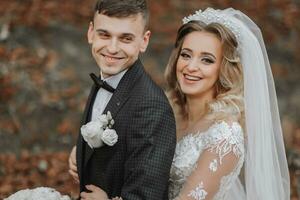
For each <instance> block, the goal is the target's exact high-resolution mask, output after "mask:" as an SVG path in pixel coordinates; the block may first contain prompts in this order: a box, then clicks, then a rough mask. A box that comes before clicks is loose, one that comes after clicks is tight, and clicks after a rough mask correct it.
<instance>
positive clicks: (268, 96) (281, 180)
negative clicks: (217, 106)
mask: <svg viewBox="0 0 300 200" xmlns="http://www.w3.org/2000/svg"><path fill="white" fill-rule="evenodd" d="M192 20H193V21H194V20H196V21H202V22H204V23H206V24H209V23H220V24H223V25H224V26H226V27H227V28H228V29H229V30H231V31H232V32H233V33H234V35H235V36H236V38H237V40H238V53H239V55H240V58H241V63H242V66H243V73H244V104H245V129H246V143H245V144H246V155H245V175H244V176H245V186H244V187H242V185H241V183H240V181H239V180H238V181H237V182H236V184H235V185H234V187H233V188H232V190H231V191H230V194H229V196H228V199H239V200H240V199H247V200H254V199H255V200H288V199H290V179H289V172H288V166H287V161H286V155H285V149H284V142H283V136H282V130H281V125H280V118H279V112H278V106H277V99H276V92H275V86H274V81H273V76H272V72H271V67H270V63H269V59H268V55H267V52H266V48H265V44H264V41H263V37H262V34H261V31H260V29H259V28H258V26H257V25H256V24H255V23H254V22H253V21H252V20H251V19H250V18H249V17H248V16H246V15H245V14H244V13H242V12H240V11H238V10H235V9H232V8H228V9H225V10H214V9H212V8H208V9H206V10H204V11H197V12H196V13H195V14H194V15H191V16H188V17H186V18H184V19H183V22H184V23H187V22H189V21H192Z"/></svg>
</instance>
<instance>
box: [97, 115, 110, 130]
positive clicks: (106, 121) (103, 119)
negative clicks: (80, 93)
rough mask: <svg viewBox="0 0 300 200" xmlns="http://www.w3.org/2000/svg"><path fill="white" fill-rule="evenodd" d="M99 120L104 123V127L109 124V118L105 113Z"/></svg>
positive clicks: (101, 123)
mask: <svg viewBox="0 0 300 200" xmlns="http://www.w3.org/2000/svg"><path fill="white" fill-rule="evenodd" d="M97 120H98V121H99V122H100V125H102V127H106V126H107V124H108V119H107V117H106V115H105V114H103V115H100V117H98V119H97Z"/></svg>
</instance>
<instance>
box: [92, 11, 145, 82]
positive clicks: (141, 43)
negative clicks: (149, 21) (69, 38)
mask: <svg viewBox="0 0 300 200" xmlns="http://www.w3.org/2000/svg"><path fill="white" fill-rule="evenodd" d="M144 29H145V21H144V19H143V17H142V15H141V14H137V15H132V16H129V17H125V18H117V17H109V16H106V15H103V14H99V13H96V14H95V16H94V22H93V23H92V22H91V23H90V25H89V30H88V42H89V44H91V48H92V54H93V57H94V58H95V60H96V62H97V64H98V66H99V67H100V69H101V72H102V75H103V77H104V78H106V77H109V76H112V75H115V74H118V73H119V72H121V71H123V70H125V69H127V68H129V67H130V66H131V65H132V64H133V63H134V62H135V61H136V60H137V59H138V55H139V53H140V52H144V51H145V50H146V48H147V46H148V42H149V37H150V31H145V30H144Z"/></svg>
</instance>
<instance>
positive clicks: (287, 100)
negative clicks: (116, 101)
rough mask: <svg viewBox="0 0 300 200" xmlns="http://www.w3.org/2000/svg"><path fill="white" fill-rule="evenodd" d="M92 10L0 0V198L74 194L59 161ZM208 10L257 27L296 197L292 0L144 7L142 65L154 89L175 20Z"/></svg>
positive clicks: (76, 99)
mask: <svg viewBox="0 0 300 200" xmlns="http://www.w3.org/2000/svg"><path fill="white" fill-rule="evenodd" d="M94 4H95V0H64V1H61V0H1V1H0V13H1V14H0V111H1V112H0V199H2V198H4V197H7V196H8V195H9V194H12V193H14V192H16V191H18V190H21V189H24V188H34V187H38V186H49V187H53V188H55V189H56V190H58V191H60V192H61V193H64V194H68V195H70V196H72V197H76V196H77V195H78V186H77V185H76V183H74V181H73V180H72V179H71V177H70V176H69V174H68V156H69V152H70V150H71V148H72V146H73V145H74V144H75V141H76V137H77V134H78V130H79V124H80V120H81V114H82V111H83V108H84V106H85V102H86V99H87V96H88V93H89V88H90V86H91V84H92V82H91V80H90V78H89V75H88V74H89V73H90V72H97V67H96V65H95V63H94V60H93V58H92V56H91V54H90V50H89V45H88V44H87V40H86V31H87V28H88V23H89V20H90V19H91V16H92V13H93V12H92V10H93V6H94ZM208 6H210V7H214V8H226V7H234V8H236V9H240V10H241V11H243V12H244V13H246V14H247V15H249V16H250V17H251V18H252V19H253V20H254V21H255V22H256V23H257V24H258V25H259V26H260V27H261V29H262V32H263V35H264V38H265V43H266V46H267V50H268V53H269V58H270V62H271V65H272V71H273V75H274V79H275V84H276V89H277V95H278V104H279V110H280V114H281V121H282V128H283V133H284V138H285V144H286V150H287V158H288V162H289V167H290V174H291V185H292V194H291V199H293V200H296V199H299V194H300V84H299V81H300V56H299V54H300V45H299V44H300V1H299V0H160V1H154V0H153V1H149V7H150V11H151V21H150V29H151V31H152V38H151V43H150V46H149V48H148V50H147V53H146V54H145V55H143V56H142V60H143V62H144V64H145V67H146V70H147V71H148V72H149V73H150V75H151V76H152V77H153V79H154V80H155V81H156V82H157V83H158V84H159V85H161V86H162V87H164V86H165V82H164V78H163V72H164V69H165V66H166V63H167V61H168V57H169V54H170V51H171V49H172V46H173V42H174V40H175V35H176V31H177V28H178V27H179V26H180V25H181V19H182V18H183V17H184V16H186V15H188V14H191V13H193V12H194V11H195V10H196V9H200V8H201V9H205V8H206V7H208ZM258 98H259V97H258Z"/></svg>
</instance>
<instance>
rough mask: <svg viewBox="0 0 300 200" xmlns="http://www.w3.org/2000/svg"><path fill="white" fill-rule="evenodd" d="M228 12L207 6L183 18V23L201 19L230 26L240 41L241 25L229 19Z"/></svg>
mask: <svg viewBox="0 0 300 200" xmlns="http://www.w3.org/2000/svg"><path fill="white" fill-rule="evenodd" d="M228 17H229V16H228V14H225V13H224V12H221V11H220V10H215V9H213V8H207V9H206V10H204V11H202V10H198V11H196V12H195V14H193V15H189V16H187V17H184V18H183V19H182V21H183V24H186V23H188V22H190V21H201V22H203V23H205V24H207V25H208V24H211V23H219V24H222V25H224V26H225V27H226V28H228V29H229V30H230V31H232V33H233V34H234V35H235V37H236V39H237V40H238V41H240V30H239V26H238V25H237V24H236V23H235V22H234V21H232V20H231V21H230V20H229V19H228Z"/></svg>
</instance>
